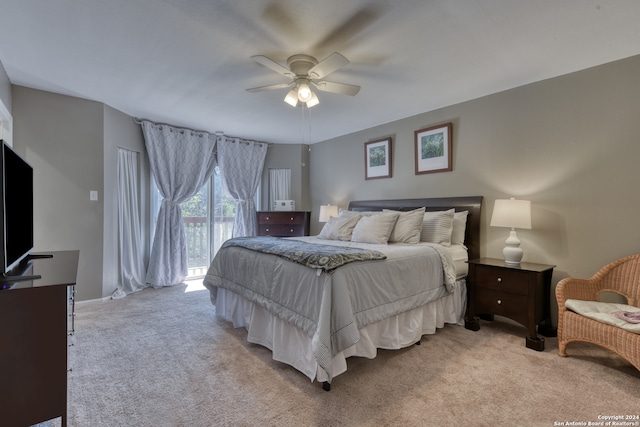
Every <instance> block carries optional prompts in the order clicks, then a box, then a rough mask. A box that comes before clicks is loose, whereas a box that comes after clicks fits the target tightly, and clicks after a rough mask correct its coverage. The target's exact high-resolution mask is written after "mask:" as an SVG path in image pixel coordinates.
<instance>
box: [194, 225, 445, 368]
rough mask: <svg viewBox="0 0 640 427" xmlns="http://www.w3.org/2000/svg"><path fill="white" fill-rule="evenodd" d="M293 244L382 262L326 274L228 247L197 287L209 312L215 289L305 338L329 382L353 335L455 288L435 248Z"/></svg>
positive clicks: (359, 263) (310, 239)
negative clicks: (362, 253)
mask: <svg viewBox="0 0 640 427" xmlns="http://www.w3.org/2000/svg"><path fill="white" fill-rule="evenodd" d="M296 240H303V241H307V242H312V243H319V244H327V243H329V244H331V245H335V246H342V247H359V248H364V249H367V250H372V251H378V252H382V253H384V254H385V256H386V259H384V260H366V261H355V262H350V263H348V264H345V265H343V266H341V267H339V268H337V269H335V270H333V271H332V272H330V273H327V272H322V270H319V269H312V268H309V267H306V266H304V265H302V264H299V263H297V262H292V261H290V260H287V259H286V258H283V257H281V256H278V255H275V254H269V253H261V252H258V251H255V250H251V249H246V248H243V247H239V246H233V245H230V246H228V247H225V248H223V249H221V250H220V251H218V253H217V255H216V257H215V258H214V260H213V262H212V263H211V266H210V268H209V270H208V272H207V275H206V277H205V279H204V285H205V286H206V287H207V288H208V289H209V291H210V295H211V301H212V303H213V304H215V302H216V295H217V288H218V287H221V288H224V289H228V290H230V291H232V292H234V293H237V294H238V295H240V296H242V297H244V298H246V299H248V300H250V301H252V302H254V303H257V304H259V305H261V306H262V307H264V308H266V309H267V310H269V311H270V312H271V313H273V314H275V315H276V316H278V317H280V318H281V319H283V320H285V321H287V322H289V323H292V324H294V325H296V326H297V327H298V328H300V329H301V330H302V331H304V332H305V333H306V334H307V335H309V336H310V337H312V347H313V348H312V350H313V354H314V357H315V359H316V361H317V363H318V365H319V366H320V367H321V368H322V369H324V370H325V372H326V373H327V375H328V377H329V379H331V378H332V376H333V375H332V363H331V361H332V357H333V356H334V355H336V354H337V353H339V352H341V351H343V350H344V349H346V348H348V347H350V346H352V345H354V344H355V343H356V342H357V341H358V339H359V337H360V335H359V332H358V330H359V329H360V328H363V327H365V326H367V325H368V324H371V323H373V322H377V321H379V320H382V319H385V318H387V317H390V316H394V315H396V314H399V313H402V312H404V311H407V310H411V309H413V308H416V307H419V306H421V305H424V304H426V303H428V302H431V301H433V300H436V299H438V298H440V297H442V296H444V295H446V294H447V293H449V292H450V289H451V288H450V286H452V285H453V284H454V282H455V271H454V268H453V262H452V261H451V258H450V257H449V256H448V255H447V254H446V253H445V252H444V251H441V250H439V247H438V245H432V244H426V243H425V244H419V245H398V244H397V245H371V244H353V243H350V242H339V241H326V240H319V239H317V238H315V237H306V238H297V239H296Z"/></svg>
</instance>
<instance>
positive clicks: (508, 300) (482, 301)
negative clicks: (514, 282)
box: [475, 289, 528, 323]
mask: <svg viewBox="0 0 640 427" xmlns="http://www.w3.org/2000/svg"><path fill="white" fill-rule="evenodd" d="M475 297H476V301H475V303H476V312H478V313H486V314H497V315H498V316H505V317H509V318H510V319H513V320H516V321H518V319H525V320H524V322H523V323H526V318H527V303H528V298H527V296H525V295H516V294H510V293H507V292H502V291H499V290H493V289H477V291H476V295H475Z"/></svg>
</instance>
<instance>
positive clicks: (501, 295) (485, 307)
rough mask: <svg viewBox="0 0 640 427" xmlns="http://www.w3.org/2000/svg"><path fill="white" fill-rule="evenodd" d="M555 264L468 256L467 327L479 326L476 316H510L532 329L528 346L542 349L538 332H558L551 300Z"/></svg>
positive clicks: (542, 345)
mask: <svg viewBox="0 0 640 427" xmlns="http://www.w3.org/2000/svg"><path fill="white" fill-rule="evenodd" d="M554 267H555V266H554V265H546V264H534V263H531V262H522V263H520V264H517V265H511V264H507V263H505V262H504V260H502V259H495V258H479V259H472V260H469V275H468V277H467V295H468V299H467V316H466V319H465V325H464V326H465V328H467V329H470V330H473V331H477V330H479V329H480V323H479V322H478V317H476V316H479V317H480V318H482V319H485V320H493V315H498V316H504V317H508V318H509V319H511V320H515V321H516V322H518V323H520V324H521V325H523V326H525V327H526V328H527V329H528V330H529V336H528V337H527V338H526V341H525V344H526V346H527V347H528V348H530V349H533V350H537V351H543V350H544V338H543V337H541V336H540V337H539V336H538V333H540V334H541V335H544V336H547V337H552V336H556V330H555V328H553V327H552V325H551V315H550V309H551V308H550V304H549V299H550V292H551V275H552V274H553V268H554ZM536 325H537V326H538V328H537V330H536Z"/></svg>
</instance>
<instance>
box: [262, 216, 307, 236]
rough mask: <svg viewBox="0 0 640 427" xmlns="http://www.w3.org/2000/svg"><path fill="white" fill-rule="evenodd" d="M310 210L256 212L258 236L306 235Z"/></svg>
mask: <svg viewBox="0 0 640 427" xmlns="http://www.w3.org/2000/svg"><path fill="white" fill-rule="evenodd" d="M310 218H311V212H306V211H289V212H278V211H261V212H257V213H256V222H257V227H256V228H257V230H258V236H274V237H294V236H308V235H309V222H310Z"/></svg>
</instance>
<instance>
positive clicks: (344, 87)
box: [311, 80, 360, 96]
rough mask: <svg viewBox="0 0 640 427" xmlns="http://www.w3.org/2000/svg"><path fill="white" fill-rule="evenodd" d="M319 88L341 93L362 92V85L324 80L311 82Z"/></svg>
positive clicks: (351, 94) (352, 93)
mask: <svg viewBox="0 0 640 427" xmlns="http://www.w3.org/2000/svg"><path fill="white" fill-rule="evenodd" d="M311 83H313V85H314V86H315V87H317V88H318V90H322V91H324V92H332V93H338V94H340V95H349V96H355V95H357V94H358V92H360V86H356V85H349V84H346V83H336V82H328V81H326V80H323V81H321V82H311Z"/></svg>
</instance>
